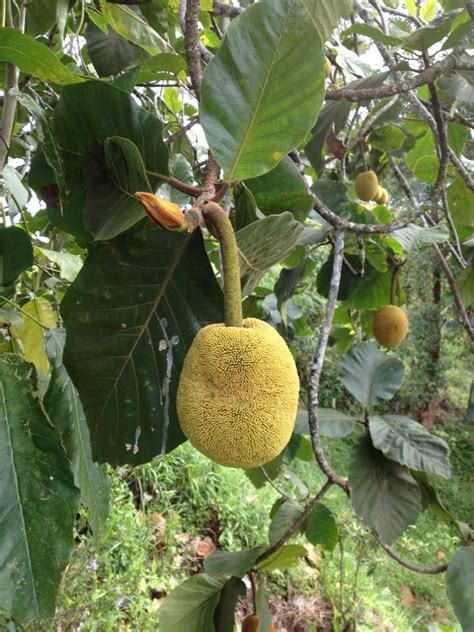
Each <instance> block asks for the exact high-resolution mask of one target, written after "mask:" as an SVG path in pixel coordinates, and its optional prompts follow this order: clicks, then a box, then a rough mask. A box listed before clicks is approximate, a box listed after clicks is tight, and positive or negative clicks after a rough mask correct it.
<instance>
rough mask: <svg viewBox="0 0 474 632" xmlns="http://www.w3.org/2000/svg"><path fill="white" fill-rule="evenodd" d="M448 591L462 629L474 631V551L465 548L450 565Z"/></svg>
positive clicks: (458, 552)
mask: <svg viewBox="0 0 474 632" xmlns="http://www.w3.org/2000/svg"><path fill="white" fill-rule="evenodd" d="M446 591H447V593H448V598H449V601H450V602H451V605H452V606H453V609H454V612H455V613H456V616H457V618H458V619H459V622H460V623H461V625H462V629H463V630H465V631H466V632H469V631H470V630H474V549H473V545H472V544H471V546H464V547H463V548H462V549H459V551H457V552H456V554H455V556H454V557H453V559H452V560H451V562H450V563H449V565H448V572H447V573H446Z"/></svg>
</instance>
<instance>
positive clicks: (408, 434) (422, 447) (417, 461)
mask: <svg viewBox="0 0 474 632" xmlns="http://www.w3.org/2000/svg"><path fill="white" fill-rule="evenodd" d="M369 429H370V436H371V437H372V441H373V442H374V446H375V447H376V448H378V449H379V450H381V451H382V452H383V453H384V454H385V456H386V457H387V458H389V459H392V461H397V463H400V464H401V465H406V466H407V467H409V468H411V469H412V470H418V471H422V472H429V473H431V474H439V475H440V476H443V477H444V478H450V477H451V464H450V462H449V446H448V444H447V443H446V441H444V440H443V439H441V438H440V437H436V436H435V435H432V434H431V433H430V432H428V430H426V429H425V428H424V427H423V426H422V425H421V424H420V423H418V422H417V421H413V419H408V417H403V416H402V415H385V416H384V417H370V419H369Z"/></svg>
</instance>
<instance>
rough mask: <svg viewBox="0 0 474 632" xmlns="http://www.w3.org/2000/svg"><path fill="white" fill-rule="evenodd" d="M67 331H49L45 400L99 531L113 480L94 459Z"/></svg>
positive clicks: (76, 483) (105, 516) (102, 526)
mask: <svg viewBox="0 0 474 632" xmlns="http://www.w3.org/2000/svg"><path fill="white" fill-rule="evenodd" d="M65 333H66V332H65V331H64V330H56V331H51V332H49V333H48V336H47V350H48V356H49V358H50V361H51V364H52V367H53V370H52V372H51V380H50V382H49V386H48V390H47V391H46V395H45V396H44V400H43V404H44V407H45V410H46V411H47V413H48V416H49V418H50V419H51V421H52V422H53V424H54V426H55V427H56V429H57V430H58V431H59V432H60V434H61V439H62V443H63V445H64V448H65V450H66V453H67V456H68V457H69V460H70V461H71V465H72V471H73V474H74V483H75V485H76V487H78V488H79V489H80V490H81V499H82V502H83V503H84V505H85V506H86V507H87V509H88V510H89V522H90V524H91V527H92V530H93V532H94V534H95V535H97V534H99V533H100V532H101V531H102V530H103V528H104V526H105V522H106V520H107V516H108V513H109V487H110V485H109V480H108V476H107V470H106V467H105V466H104V465H98V464H97V463H94V461H93V459H92V451H91V446H90V435H89V429H88V427H87V421H86V417H85V415H84V411H83V408H82V404H81V401H80V399H79V395H78V393H77V391H76V389H75V388H74V385H73V383H72V382H71V378H70V377H69V375H68V373H67V371H66V369H65V367H64V364H63V347H64V341H65V338H66V336H65Z"/></svg>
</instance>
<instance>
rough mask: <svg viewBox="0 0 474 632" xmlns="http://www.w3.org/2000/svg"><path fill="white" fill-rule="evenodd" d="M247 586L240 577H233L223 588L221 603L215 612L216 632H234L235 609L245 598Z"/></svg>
mask: <svg viewBox="0 0 474 632" xmlns="http://www.w3.org/2000/svg"><path fill="white" fill-rule="evenodd" d="M246 593H247V586H246V585H245V584H244V582H243V581H242V580H241V579H239V578H238V577H231V578H230V579H228V580H227V581H226V583H225V584H224V586H223V587H222V591H221V594H220V597H219V602H218V604H217V606H216V609H215V611H214V617H213V619H214V629H215V632H230V631H231V630H232V632H233V630H234V623H235V607H236V606H237V602H238V601H239V600H241V599H243V598H244V597H245V595H246Z"/></svg>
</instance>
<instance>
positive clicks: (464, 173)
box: [448, 147, 474, 191]
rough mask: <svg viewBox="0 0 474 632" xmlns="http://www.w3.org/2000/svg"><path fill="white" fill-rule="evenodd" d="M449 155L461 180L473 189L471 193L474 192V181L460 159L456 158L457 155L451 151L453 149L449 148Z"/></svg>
mask: <svg viewBox="0 0 474 632" xmlns="http://www.w3.org/2000/svg"><path fill="white" fill-rule="evenodd" d="M448 154H449V159H450V160H451V162H452V163H453V165H454V168H455V169H456V171H457V172H458V174H459V175H460V176H461V178H462V179H463V180H464V182H465V183H466V184H467V186H468V187H469V188H470V189H471V191H474V180H473V179H472V178H471V176H470V175H469V172H468V170H467V169H466V167H465V166H464V165H463V164H462V162H461V161H460V160H459V158H458V157H457V156H456V154H455V153H454V151H453V150H452V149H451V147H449V149H448Z"/></svg>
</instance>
